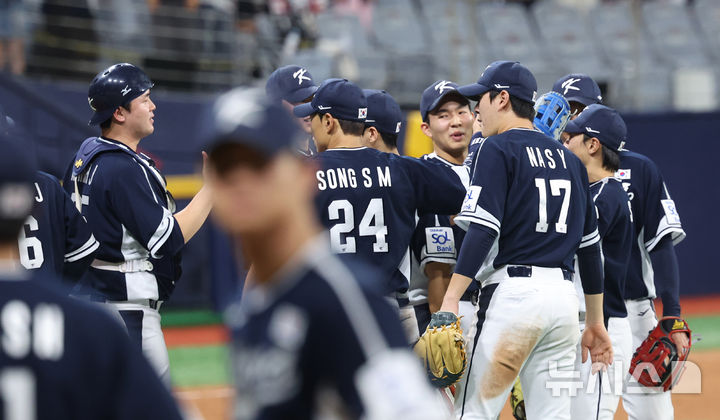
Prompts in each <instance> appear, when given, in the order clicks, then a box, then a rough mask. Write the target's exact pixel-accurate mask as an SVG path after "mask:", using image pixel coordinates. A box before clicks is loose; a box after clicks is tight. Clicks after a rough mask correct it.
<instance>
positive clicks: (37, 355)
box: [0, 136, 182, 420]
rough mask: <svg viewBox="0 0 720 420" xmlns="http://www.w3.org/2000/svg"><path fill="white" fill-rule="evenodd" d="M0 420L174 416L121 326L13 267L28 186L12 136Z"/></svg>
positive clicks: (6, 174)
mask: <svg viewBox="0 0 720 420" xmlns="http://www.w3.org/2000/svg"><path fill="white" fill-rule="evenodd" d="M0 148H2V150H3V153H2V154H0V203H2V204H0V317H1V318H2V320H3V322H2V326H1V327H0V332H1V333H2V337H3V339H2V341H1V342H0V413H2V414H0V418H3V419H5V420H34V419H39V420H45V419H48V420H49V419H54V420H94V419H127V420H136V419H147V420H157V419H181V418H182V417H181V416H180V413H179V412H178V409H177V407H176V405H175V402H174V401H173V399H172V397H171V396H170V394H169V393H168V391H167V389H166V388H165V387H164V386H163V385H162V383H161V382H160V381H159V380H158V378H157V376H156V375H155V373H154V372H153V371H152V368H151V367H150V365H149V364H148V363H147V361H146V360H145V358H144V357H143V356H142V353H141V352H140V351H139V350H138V349H137V348H135V347H134V346H133V345H132V344H131V343H130V340H129V339H128V337H127V333H126V332H125V330H124V328H123V327H122V326H121V324H119V323H118V322H117V321H116V320H114V319H112V318H110V317H109V316H108V315H107V314H105V313H104V312H103V311H101V310H100V309H98V308H96V307H93V306H90V305H88V304H86V303H83V302H80V301H78V300H74V299H71V298H68V297H65V296H63V295H62V294H61V293H59V292H56V291H54V290H53V289H52V288H51V287H50V286H51V285H49V283H52V282H53V281H54V280H52V279H51V280H48V279H46V278H45V276H47V274H46V273H43V272H31V271H26V270H24V269H23V268H22V266H21V265H20V260H19V258H18V252H17V242H16V241H17V235H18V231H19V230H20V228H21V226H22V225H23V223H24V222H25V219H26V218H27V216H28V215H29V214H30V209H31V207H32V204H33V201H34V196H35V189H34V187H33V182H34V180H35V171H34V165H33V163H32V160H31V159H30V158H29V157H28V156H26V154H25V153H26V152H25V151H24V150H22V146H21V145H20V144H19V140H17V139H13V140H11V141H8V139H7V138H5V137H4V136H0Z"/></svg>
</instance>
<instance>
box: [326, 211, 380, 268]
mask: <svg viewBox="0 0 720 420" xmlns="http://www.w3.org/2000/svg"><path fill="white" fill-rule="evenodd" d="M328 218H329V219H330V221H331V222H333V221H336V220H337V221H338V223H336V224H335V225H333V226H332V227H331V228H330V245H331V247H332V249H333V251H335V252H337V253H339V254H352V253H355V252H357V243H356V239H355V236H353V235H352V232H353V231H354V230H355V211H354V208H353V205H352V203H351V202H349V201H348V200H333V201H332V202H331V203H330V205H329V206H328ZM357 228H358V229H357V233H358V235H360V236H374V237H375V242H374V243H373V252H388V243H387V240H386V238H385V237H386V236H387V233H388V228H387V226H385V211H384V209H383V200H382V198H373V199H371V200H370V202H369V203H368V206H367V209H365V213H364V214H363V217H362V219H361V220H360V224H359V225H358V227H357ZM343 235H344V239H345V240H344V241H343Z"/></svg>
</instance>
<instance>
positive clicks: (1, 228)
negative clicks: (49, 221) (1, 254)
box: [0, 218, 25, 246]
mask: <svg viewBox="0 0 720 420" xmlns="http://www.w3.org/2000/svg"><path fill="white" fill-rule="evenodd" d="M24 224H25V218H22V219H3V220H0V244H9V243H14V244H15V246H17V241H18V235H19V234H20V229H21V228H22V227H23V225H24Z"/></svg>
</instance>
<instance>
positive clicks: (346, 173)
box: [315, 166, 392, 191]
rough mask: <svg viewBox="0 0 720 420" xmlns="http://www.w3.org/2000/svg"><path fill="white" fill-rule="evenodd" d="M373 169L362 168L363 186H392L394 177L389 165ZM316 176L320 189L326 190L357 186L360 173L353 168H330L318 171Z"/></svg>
mask: <svg viewBox="0 0 720 420" xmlns="http://www.w3.org/2000/svg"><path fill="white" fill-rule="evenodd" d="M375 169H376V170H375V171H373V170H372V169H371V168H367V167H366V168H362V169H361V170H360V176H361V177H362V179H361V182H362V184H361V185H362V186H363V187H365V188H372V187H374V186H379V187H392V177H391V176H390V167H389V166H382V167H381V166H377V167H376V168H375ZM315 177H316V178H317V180H318V189H319V190H320V191H324V190H326V189H328V188H329V189H331V190H334V189H338V188H357V187H358V185H359V184H358V175H357V173H356V172H355V169H353V168H329V169H321V170H319V171H317V173H316V174H315Z"/></svg>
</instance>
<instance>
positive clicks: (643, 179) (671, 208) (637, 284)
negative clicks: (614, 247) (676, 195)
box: [615, 150, 685, 299]
mask: <svg viewBox="0 0 720 420" xmlns="http://www.w3.org/2000/svg"><path fill="white" fill-rule="evenodd" d="M619 155H620V169H619V170H618V171H617V173H616V174H615V176H616V177H617V178H618V179H620V181H621V182H622V185H623V188H624V189H625V191H627V193H628V196H629V197H630V204H631V207H632V214H633V222H634V237H633V239H634V241H633V247H632V252H631V255H630V261H629V266H628V273H627V281H626V290H625V295H626V296H625V297H626V299H640V298H644V297H654V296H655V287H654V282H653V275H652V271H651V270H648V269H647V268H648V267H650V257H649V255H648V253H649V252H650V251H652V249H653V248H654V247H655V245H657V244H658V243H659V242H660V240H661V239H662V238H663V237H664V236H665V235H671V237H672V240H673V243H674V244H677V243H679V242H680V241H682V240H683V239H684V238H685V232H684V231H683V228H682V224H681V222H680V216H679V213H678V211H677V209H676V208H675V203H674V201H673V200H672V198H671V197H670V194H669V192H668V189H667V187H666V186H665V181H664V180H663V177H662V174H661V172H660V169H659V168H658V167H657V165H656V164H655V163H654V162H653V161H652V160H650V159H649V158H648V157H646V156H644V155H642V154H640V153H636V152H631V151H629V150H622V151H620V153H619Z"/></svg>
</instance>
